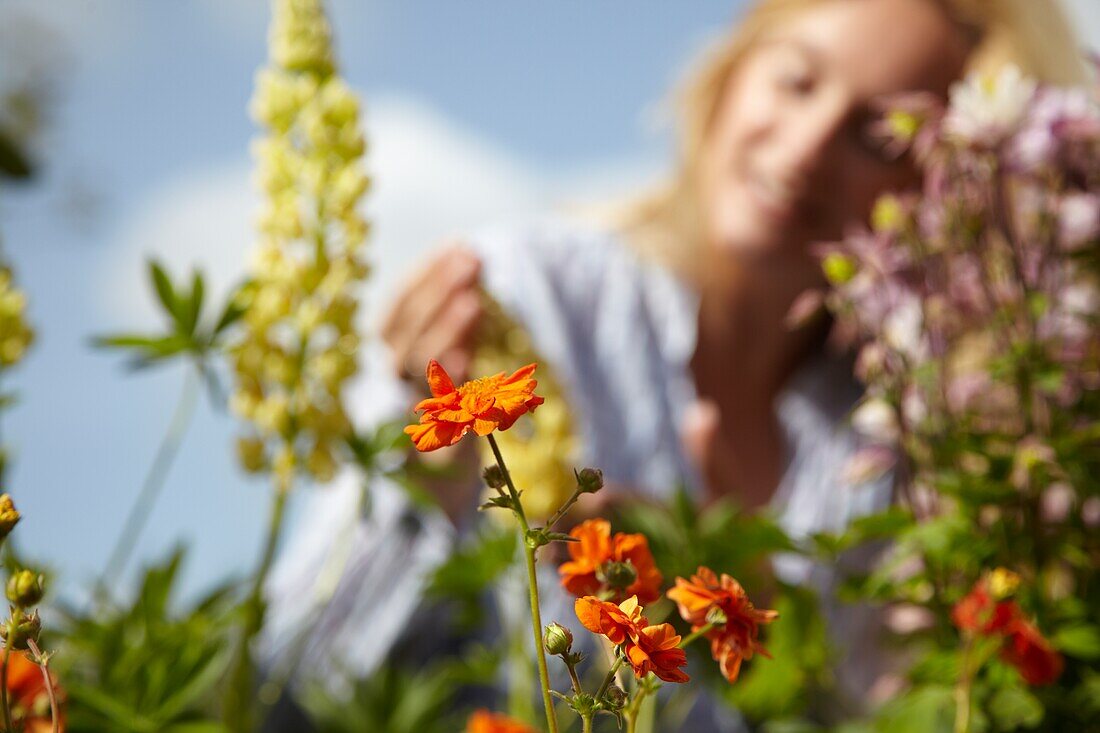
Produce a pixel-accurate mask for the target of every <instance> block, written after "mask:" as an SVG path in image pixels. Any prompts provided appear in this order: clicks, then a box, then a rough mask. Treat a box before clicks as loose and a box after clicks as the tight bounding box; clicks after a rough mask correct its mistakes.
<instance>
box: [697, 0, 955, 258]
mask: <svg viewBox="0 0 1100 733" xmlns="http://www.w3.org/2000/svg"><path fill="white" fill-rule="evenodd" d="M966 53H967V49H966V44H965V41H964V39H963V36H962V34H961V32H960V31H959V30H958V29H957V28H956V27H955V26H954V25H952V23H951V21H950V20H949V19H948V18H947V17H946V16H945V15H944V14H943V13H942V11H941V10H940V9H938V8H937V7H936V5H935V3H933V2H930V0H833V1H832V2H823V3H821V4H820V5H819V6H817V7H813V8H811V9H809V10H806V11H804V12H801V13H799V14H797V15H796V16H794V17H793V18H792V19H790V20H789V21H787V22H786V23H784V24H783V25H781V26H780V27H778V28H776V29H775V30H774V32H773V33H772V34H771V35H770V36H769V37H768V38H766V39H763V40H761V41H760V42H759V43H758V45H757V46H756V47H755V48H754V49H753V50H752V51H750V52H749V54H748V55H747V57H746V58H745V59H744V60H743V61H742V62H741V63H740V64H739V66H738V67H737V69H736V70H735V71H734V72H733V73H732V74H731V76H730V79H729V81H728V82H727V83H726V89H725V92H724V95H723V98H722V100H721V101H720V103H719V106H718V108H717V110H716V113H715V117H714V119H713V120H712V123H711V128H710V130H709V133H708V138H707V141H706V144H705V147H704V154H703V162H702V169H701V177H702V178H701V190H702V196H703V202H704V216H705V219H706V222H707V226H708V235H709V239H710V241H711V243H712V244H713V245H714V246H716V247H718V248H719V249H720V250H721V251H724V252H727V253H731V254H735V255H737V258H738V259H739V260H743V261H746V262H758V263H761V262H780V263H783V265H784V267H785V268H786V267H790V266H791V265H792V263H797V265H796V266H798V267H802V268H811V267H815V266H814V265H813V264H812V263H811V262H810V258H809V257H807V256H806V253H807V245H808V244H810V243H813V242H816V241H822V240H835V239H837V238H839V236H840V235H841V234H842V231H843V228H844V226H845V225H846V224H848V223H850V222H853V221H865V220H866V218H867V215H868V213H869V209H870V207H871V205H872V204H873V202H874V200H875V198H876V197H877V195H878V194H880V193H882V192H883V191H886V190H891V189H900V188H904V187H906V186H908V185H911V184H912V183H913V182H914V179H913V176H914V175H915V174H914V173H913V170H912V168H911V167H910V166H909V165H907V164H906V163H905V162H904V161H892V160H890V159H889V158H888V157H887V156H886V155H885V154H884V152H883V150H882V148H881V146H880V145H879V144H878V143H877V142H876V140H875V138H874V136H873V135H872V134H871V129H872V124H873V123H874V122H875V114H876V113H875V110H874V101H875V100H876V98H878V97H880V96H881V95H884V94H890V93H895V92H901V91H908V90H928V91H932V92H935V93H940V94H944V93H946V90H947V88H948V86H949V85H950V83H951V82H952V81H953V80H954V79H955V78H956V77H957V76H958V75H959V73H960V70H961V69H962V66H963V63H964V61H965V58H966ZM807 272H808V270H807ZM789 274H792V275H793V274H794V273H789Z"/></svg>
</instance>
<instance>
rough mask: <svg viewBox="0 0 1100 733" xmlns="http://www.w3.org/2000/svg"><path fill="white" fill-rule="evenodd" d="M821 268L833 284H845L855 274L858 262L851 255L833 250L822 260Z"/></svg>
mask: <svg viewBox="0 0 1100 733" xmlns="http://www.w3.org/2000/svg"><path fill="white" fill-rule="evenodd" d="M821 269H822V271H823V272H824V273H825V277H826V278H827V279H828V281H829V282H831V283H832V284H833V285H843V284H844V283H846V282H848V281H849V280H851V279H852V278H853V277H854V276H855V274H856V263H855V262H854V261H853V260H852V259H851V258H850V257H847V256H845V255H842V254H840V253H839V252H832V253H830V254H828V255H826V256H825V259H824V260H822V261H821Z"/></svg>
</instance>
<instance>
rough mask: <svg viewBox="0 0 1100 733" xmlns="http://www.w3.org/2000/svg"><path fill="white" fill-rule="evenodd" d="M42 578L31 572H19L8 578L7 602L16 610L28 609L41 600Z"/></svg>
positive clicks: (42, 591) (43, 591)
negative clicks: (13, 605)
mask: <svg viewBox="0 0 1100 733" xmlns="http://www.w3.org/2000/svg"><path fill="white" fill-rule="evenodd" d="M42 580H43V578H42V576H41V575H39V574H38V573H36V572H34V571H33V570H19V571H16V572H15V573H12V576H11V577H10V578H8V588H7V592H8V600H9V601H11V602H12V603H13V604H15V606H16V607H17V608H29V607H30V606H34V605H36V604H37V603H38V602H39V601H41V600H42V595H43V594H44V593H45V588H44V587H43V585H42Z"/></svg>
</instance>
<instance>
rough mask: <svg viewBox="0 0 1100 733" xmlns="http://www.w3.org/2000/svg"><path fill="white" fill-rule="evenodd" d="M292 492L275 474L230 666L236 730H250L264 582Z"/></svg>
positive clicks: (230, 715)
mask: <svg viewBox="0 0 1100 733" xmlns="http://www.w3.org/2000/svg"><path fill="white" fill-rule="evenodd" d="M289 495H290V481H289V479H280V478H276V486H275V497H274V498H273V499H272V503H271V514H270V517H269V520H268V525H267V536H266V538H265V539H264V547H263V554H262V555H261V556H260V565H259V568H258V569H257V570H256V574H255V576H254V577H253V579H252V589H251V591H250V592H249V594H248V597H247V598H246V599H245V601H244V614H245V618H244V628H243V629H242V630H241V637H240V639H239V641H238V646H237V650H236V656H235V659H234V661H233V666H232V667H231V668H230V677H229V684H228V686H227V689H226V696H225V708H224V715H225V724H226V726H227V727H228V728H229V729H230V730H231V731H235V732H236V733H251V731H252V730H253V727H252V725H251V723H252V721H251V709H250V700H251V697H252V686H253V674H254V669H253V664H252V654H251V648H250V647H251V644H252V640H253V639H254V638H255V637H256V634H258V633H259V632H260V630H261V629H262V628H263V622H264V596H263V593H264V585H265V583H266V581H267V576H268V573H269V572H270V571H271V565H272V563H273V562H274V560H275V550H276V548H277V547H278V545H279V537H280V536H281V534H282V527H283V519H284V516H285V513H286V501H287V497H288V496H289Z"/></svg>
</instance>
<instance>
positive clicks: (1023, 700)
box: [989, 687, 1043, 730]
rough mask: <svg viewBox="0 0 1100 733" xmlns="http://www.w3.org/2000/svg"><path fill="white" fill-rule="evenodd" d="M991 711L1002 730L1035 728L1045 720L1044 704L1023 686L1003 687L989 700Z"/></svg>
mask: <svg viewBox="0 0 1100 733" xmlns="http://www.w3.org/2000/svg"><path fill="white" fill-rule="evenodd" d="M989 712H990V715H992V717H993V720H994V721H995V722H996V723H997V726H998V728H1000V729H1001V730H1013V729H1015V728H1021V727H1023V728H1034V727H1035V726H1037V725H1039V723H1041V722H1042V720H1043V704H1042V703H1041V702H1039V699H1038V698H1036V697H1035V696H1034V695H1032V694H1031V693H1030V692H1028V691H1027V690H1025V689H1024V688H1022V687H1002V688H1001V689H999V690H997V692H995V693H994V694H993V697H992V698H990V700H989Z"/></svg>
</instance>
